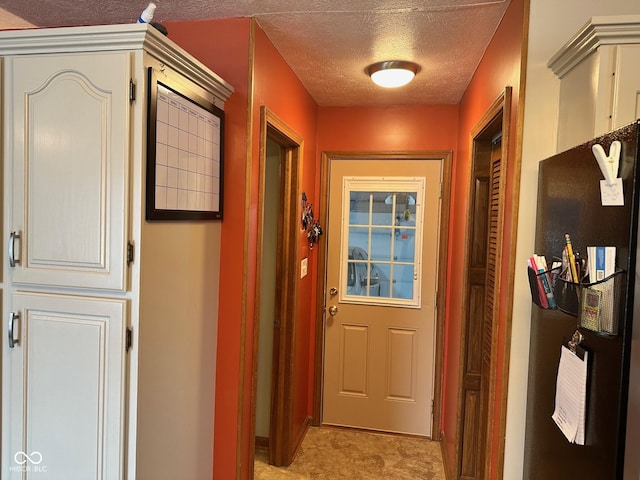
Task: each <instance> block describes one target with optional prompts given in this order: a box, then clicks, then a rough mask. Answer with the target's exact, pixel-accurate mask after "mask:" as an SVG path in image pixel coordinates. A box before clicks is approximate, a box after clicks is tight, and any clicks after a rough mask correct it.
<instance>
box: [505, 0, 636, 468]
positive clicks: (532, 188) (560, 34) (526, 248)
mask: <svg viewBox="0 0 640 480" xmlns="http://www.w3.org/2000/svg"><path fill="white" fill-rule="evenodd" d="M638 13H640V6H638V3H637V0H563V1H562V2H558V1H557V0H531V12H530V23H529V48H528V61H527V71H526V89H525V98H524V131H523V145H522V182H521V188H520V211H519V219H518V243H517V255H516V257H517V258H516V265H522V268H516V277H515V296H514V304H513V331H512V336H511V338H512V340H511V366H510V372H509V401H508V407H507V431H506V450H505V465H504V478H505V479H510V480H517V479H520V478H522V467H523V458H524V428H525V410H526V396H527V372H528V361H529V326H530V316H531V299H530V295H529V290H528V280H527V278H526V271H525V268H524V265H526V260H527V258H528V257H529V256H530V255H531V254H532V253H533V246H534V230H535V216H536V195H537V182H536V180H535V179H537V175H538V162H539V161H540V160H542V159H544V158H546V157H548V156H550V155H553V154H554V153H556V142H557V124H558V96H559V91H560V81H559V80H558V78H557V77H555V75H554V74H553V73H552V72H551V70H549V69H548V68H547V62H548V60H549V59H550V58H551V57H552V56H553V55H554V54H555V53H556V52H557V51H558V50H560V48H562V46H563V45H564V44H565V43H566V42H567V41H568V40H569V39H570V38H571V37H573V35H574V34H575V33H576V32H577V31H578V30H579V29H580V28H581V27H582V26H583V25H584V24H586V23H587V22H588V21H589V19H590V18H591V17H593V16H604V15H629V14H638Z"/></svg>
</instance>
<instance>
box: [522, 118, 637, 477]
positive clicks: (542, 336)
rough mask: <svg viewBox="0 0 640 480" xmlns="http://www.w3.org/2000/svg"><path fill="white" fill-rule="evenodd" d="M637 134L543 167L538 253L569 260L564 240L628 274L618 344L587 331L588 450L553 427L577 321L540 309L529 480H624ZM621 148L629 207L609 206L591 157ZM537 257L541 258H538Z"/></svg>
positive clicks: (535, 320) (608, 139) (532, 368)
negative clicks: (612, 256)
mask: <svg viewBox="0 0 640 480" xmlns="http://www.w3.org/2000/svg"><path fill="white" fill-rule="evenodd" d="M637 136H638V127H637V124H632V125H629V126H627V127H624V128H622V129H620V130H617V131H615V132H612V133H610V134H608V135H605V136H603V137H600V138H597V139H595V140H593V141H591V142H588V143H585V144H583V145H580V146H578V147H575V148H573V149H571V150H568V151H566V152H562V153H560V154H558V155H555V156H553V157H551V158H549V159H547V160H544V161H542V162H541V163H540V172H539V181H538V213H537V223H536V244H535V253H537V254H540V255H545V256H546V258H547V262H548V263H549V262H550V261H551V259H552V258H553V257H561V255H562V250H563V248H564V245H565V233H569V234H570V235H571V239H572V243H573V248H574V251H577V252H580V255H581V256H582V257H586V253H587V250H586V247H587V246H604V245H607V246H615V247H616V248H617V256H616V267H617V268H618V269H622V270H624V271H625V272H632V273H631V275H629V274H627V273H625V274H623V275H620V279H619V281H620V282H621V283H620V285H619V286H620V300H619V308H618V322H619V334H618V335H614V336H611V335H608V336H607V335H601V334H597V333H595V332H592V331H590V330H587V329H583V328H581V329H580V331H581V333H582V334H583V335H584V341H583V343H582V347H584V348H585V350H587V351H588V353H589V374H588V378H587V405H586V423H585V430H586V436H585V445H584V446H580V445H576V444H573V443H570V442H568V441H567V439H566V437H565V436H564V435H563V434H562V432H561V431H560V429H559V428H558V427H557V425H556V424H555V422H554V421H553V420H552V418H551V415H552V414H553V411H554V407H555V392H556V378H557V372H558V364H559V360H560V352H561V346H562V345H563V341H564V339H566V338H571V336H572V334H573V332H574V331H575V330H576V329H577V328H578V318H577V317H574V316H572V315H568V314H566V313H563V312H562V311H560V310H543V309H541V308H539V307H537V306H533V311H532V318H531V340H530V356H529V385H528V393H527V420H526V434H525V462H524V463H525V464H524V478H526V479H540V480H543V479H544V480H547V479H554V478H576V479H581V480H587V479H598V480H600V479H614V478H622V472H623V468H624V444H625V430H626V413H627V395H628V389H629V377H628V371H629V351H630V334H631V323H632V312H633V295H634V283H635V275H634V274H635V262H636V244H637V241H636V240H637V216H638V215H637V211H638V208H637V199H638V192H637V190H638V182H637V181H636V178H637V148H638V138H637ZM614 140H618V141H620V142H621V144H622V153H621V157H620V171H619V176H620V177H621V178H622V179H623V190H624V206H616V207H612V206H607V207H604V206H602V203H601V198H600V180H602V179H603V175H602V173H601V171H600V168H599V167H598V164H597V162H596V160H595V157H594V155H593V153H592V146H593V145H594V144H596V143H597V144H600V145H602V147H603V148H604V150H605V152H609V149H610V146H611V143H612V142H613V141H614ZM532 253H533V252H532Z"/></svg>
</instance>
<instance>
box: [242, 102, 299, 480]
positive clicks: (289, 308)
mask: <svg viewBox="0 0 640 480" xmlns="http://www.w3.org/2000/svg"><path fill="white" fill-rule="evenodd" d="M267 138H270V139H272V140H274V141H275V142H276V143H277V144H278V145H280V146H281V147H283V149H284V156H283V158H282V159H281V161H280V168H281V171H280V186H281V188H280V205H282V206H283V209H282V210H281V211H280V212H279V214H278V231H279V232H282V233H281V234H279V239H280V240H281V241H279V242H278V259H279V261H278V263H277V266H276V307H275V308H276V310H277V313H278V314H279V315H278V316H279V317H280V318H279V320H280V325H279V326H278V325H276V326H274V332H273V367H272V379H271V409H270V411H271V414H270V424H269V461H270V463H272V464H274V465H289V464H290V463H291V460H292V459H293V455H294V453H295V449H296V447H297V446H296V445H292V442H293V441H295V440H296V439H295V438H293V432H292V428H291V426H292V419H293V398H294V390H293V387H294V379H293V370H292V364H293V355H294V328H295V318H296V310H297V296H298V282H297V281H296V279H297V277H298V275H297V272H298V270H297V268H298V255H299V252H298V250H299V246H298V244H299V242H298V234H299V228H298V227H299V218H300V212H299V205H300V202H299V200H298V199H299V198H300V172H301V168H300V163H301V159H302V155H303V152H302V149H303V139H302V137H301V136H300V135H298V134H297V133H296V132H295V131H294V130H292V129H291V128H290V127H289V126H288V125H287V124H286V123H284V122H283V121H282V120H280V118H278V117H277V116H276V115H275V114H274V113H273V112H271V111H270V110H269V109H268V108H267V107H265V106H262V107H261V108H260V167H259V170H260V173H259V187H258V232H257V246H258V251H257V262H256V264H257V268H256V278H258V279H260V278H262V257H263V252H262V242H263V238H264V229H265V222H264V198H265V170H266V168H265V167H266V156H267ZM260 283H261V282H260V281H258V282H256V305H259V304H260V290H261V284H260ZM259 335H260V309H259V308H256V311H255V313H254V328H253V365H252V374H251V400H250V401H251V406H250V408H251V427H250V447H249V448H250V454H249V461H250V465H249V473H250V478H253V468H254V461H255V435H256V396H257V384H258V349H259Z"/></svg>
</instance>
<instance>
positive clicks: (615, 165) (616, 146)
mask: <svg viewBox="0 0 640 480" xmlns="http://www.w3.org/2000/svg"><path fill="white" fill-rule="evenodd" d="M620 148H621V145H620V142H619V141H617V140H616V141H614V142H612V143H611V147H610V148H609V155H607V154H606V153H605V152H604V148H602V145H600V144H598V143H596V144H595V145H594V146H593V147H591V150H592V151H593V154H594V155H595V157H596V161H597V162H598V166H599V167H600V171H601V172H602V175H604V179H605V180H606V182H607V185H609V186H612V185H613V184H614V183H615V180H616V178H618V169H619V167H620Z"/></svg>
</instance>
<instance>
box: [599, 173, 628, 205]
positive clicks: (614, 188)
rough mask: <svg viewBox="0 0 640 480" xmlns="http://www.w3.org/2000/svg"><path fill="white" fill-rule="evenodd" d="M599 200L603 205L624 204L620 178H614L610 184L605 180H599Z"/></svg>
mask: <svg viewBox="0 0 640 480" xmlns="http://www.w3.org/2000/svg"><path fill="white" fill-rule="evenodd" d="M600 201H601V202H602V206H603V207H622V206H624V192H623V190H622V179H621V178H616V179H614V180H613V181H612V183H610V184H609V183H607V181H606V180H600Z"/></svg>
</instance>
